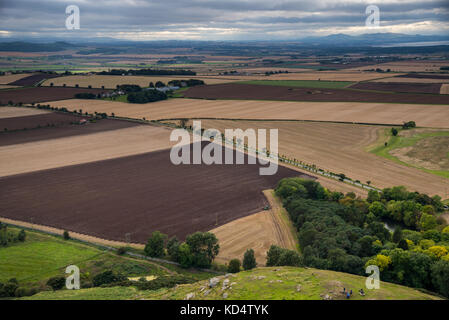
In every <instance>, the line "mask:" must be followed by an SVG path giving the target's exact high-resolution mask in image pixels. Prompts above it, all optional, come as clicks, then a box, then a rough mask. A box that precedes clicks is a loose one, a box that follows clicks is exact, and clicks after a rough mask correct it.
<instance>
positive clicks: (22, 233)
mask: <svg viewBox="0 0 449 320" xmlns="http://www.w3.org/2000/svg"><path fill="white" fill-rule="evenodd" d="M26 236H27V235H26V233H25V230H23V229H22V230H20V231H19V234H18V235H17V240H19V241H21V242H24V241H25V239H26Z"/></svg>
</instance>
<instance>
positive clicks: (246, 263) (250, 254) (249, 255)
mask: <svg viewBox="0 0 449 320" xmlns="http://www.w3.org/2000/svg"><path fill="white" fill-rule="evenodd" d="M255 267H257V262H256V258H255V257H254V250H253V249H248V250H246V252H245V254H244V255H243V269H245V270H251V269H254V268H255Z"/></svg>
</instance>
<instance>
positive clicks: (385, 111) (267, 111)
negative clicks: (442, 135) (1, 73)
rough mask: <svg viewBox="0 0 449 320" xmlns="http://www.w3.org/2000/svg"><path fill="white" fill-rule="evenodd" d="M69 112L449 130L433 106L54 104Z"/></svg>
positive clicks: (446, 112) (448, 115) (446, 111)
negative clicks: (408, 123)
mask: <svg viewBox="0 0 449 320" xmlns="http://www.w3.org/2000/svg"><path fill="white" fill-rule="evenodd" d="M49 104H50V105H52V106H54V107H66V108H67V109H69V110H78V109H80V108H82V109H83V110H84V111H88V112H89V113H93V112H94V111H97V112H106V113H107V114H111V113H112V112H114V113H115V114H116V115H117V116H123V117H130V118H138V119H142V118H143V117H145V118H146V119H150V120H154V119H170V118H193V117H196V118H209V117H210V118H228V119H268V120H269V119H286V120H293V119H297V120H319V121H320V120H321V121H348V122H363V123H394V124H398V125H402V124H403V122H404V121H410V120H413V121H415V122H416V124H417V125H418V126H423V127H436V128H449V122H448V121H447V119H449V108H448V107H447V106H440V105H431V104H423V105H418V104H388V103H358V102H287V101H254V100H252V101H251V100H248V101H243V100H198V99H170V100H166V101H160V102H155V103H148V104H142V105H141V104H130V103H122V102H111V101H99V100H93V101H90V100H76V99H72V100H63V101H54V102H50V103H49Z"/></svg>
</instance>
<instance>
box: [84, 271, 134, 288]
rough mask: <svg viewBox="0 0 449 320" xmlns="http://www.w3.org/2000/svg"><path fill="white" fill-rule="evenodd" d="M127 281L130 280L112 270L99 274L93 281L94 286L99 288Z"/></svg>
mask: <svg viewBox="0 0 449 320" xmlns="http://www.w3.org/2000/svg"><path fill="white" fill-rule="evenodd" d="M126 280H128V278H126V277H125V276H124V275H122V274H120V273H115V272H113V271H111V270H107V271H104V272H102V273H99V274H97V275H96V276H95V277H94V278H93V279H92V284H93V285H94V287H99V286H102V285H106V284H111V283H117V282H120V281H126Z"/></svg>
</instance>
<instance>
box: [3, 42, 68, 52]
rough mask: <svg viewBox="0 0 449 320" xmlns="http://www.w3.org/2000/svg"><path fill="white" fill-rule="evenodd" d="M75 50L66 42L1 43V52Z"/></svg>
mask: <svg viewBox="0 0 449 320" xmlns="http://www.w3.org/2000/svg"><path fill="white" fill-rule="evenodd" d="M71 48H73V45H72V44H70V43H67V42H64V41H57V42H52V43H33V42H23V41H9V42H0V51H9V52H11V51H18V52H46V51H48V52H55V51H63V50H67V49H71Z"/></svg>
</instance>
